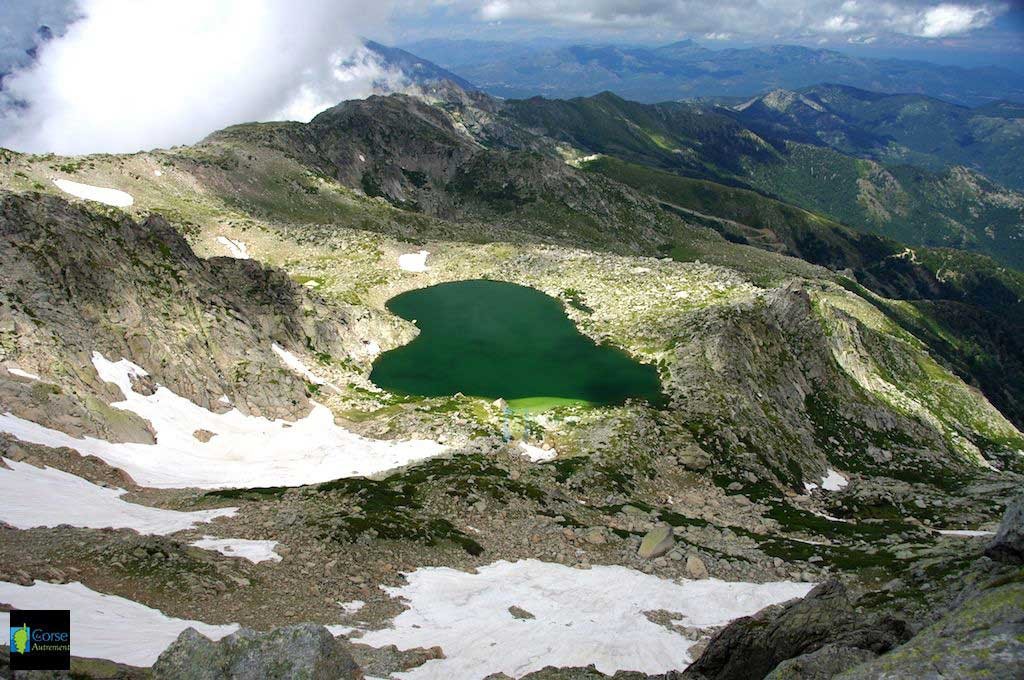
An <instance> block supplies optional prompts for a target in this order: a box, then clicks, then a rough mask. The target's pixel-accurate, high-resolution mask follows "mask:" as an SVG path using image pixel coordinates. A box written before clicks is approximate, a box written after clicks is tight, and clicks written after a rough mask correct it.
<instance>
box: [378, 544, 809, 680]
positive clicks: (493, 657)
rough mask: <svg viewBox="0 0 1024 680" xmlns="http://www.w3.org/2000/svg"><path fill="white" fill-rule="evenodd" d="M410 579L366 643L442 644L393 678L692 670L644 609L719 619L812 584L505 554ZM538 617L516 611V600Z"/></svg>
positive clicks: (682, 645) (684, 643) (680, 642)
mask: <svg viewBox="0 0 1024 680" xmlns="http://www.w3.org/2000/svg"><path fill="white" fill-rule="evenodd" d="M406 578H407V580H408V585H405V586H399V587H395V588H384V590H385V591H386V592H387V593H388V594H390V595H391V596H392V597H401V598H403V599H404V600H405V601H406V602H407V603H408V605H409V609H408V610H406V611H404V612H402V613H401V614H399V615H398V616H397V617H395V619H394V622H393V625H392V627H390V628H386V629H383V630H374V631H369V632H367V633H365V634H364V635H363V636H362V637H361V638H358V641H359V642H362V643H365V644H369V645H372V646H374V647H381V646H384V645H392V644H393V645H397V646H398V647H399V648H400V649H408V648H411V647H432V646H434V645H440V646H441V647H442V648H443V649H444V653H445V657H446V658H444V659H435V660H432V661H428V662H427V663H425V664H423V665H422V666H419V667H417V668H413V669H411V670H409V671H407V672H404V673H396V674H395V675H394V677H397V678H407V679H410V680H426V679H431V678H436V679H439V680H450V679H451V678H482V677H485V676H487V675H490V674H492V673H498V672H502V673H506V674H507V675H510V676H512V677H513V678H518V677H522V676H523V675H525V674H527V673H530V672H533V671H536V670H540V669H541V668H543V667H544V666H586V665H589V664H592V663H593V664H595V665H596V666H597V669H598V670H599V671H601V672H602V673H607V674H612V673H614V672H615V671H617V670H634V671H640V672H643V673H650V674H655V673H664V672H665V671H668V670H671V669H679V668H685V667H686V666H687V665H688V664H689V663H690V661H691V659H690V656H689V653H688V651H687V650H688V649H689V647H690V646H692V645H693V644H694V642H695V641H694V640H689V639H687V638H686V637H684V636H683V635H682V634H680V633H677V632H675V631H672V630H669V629H668V628H665V627H663V626H660V625H658V624H656V623H652V622H651V621H650V620H649V619H648V618H647V617H646V616H644V612H649V611H655V610H667V611H669V612H673V613H674V615H673V617H672V618H673V621H674V623H677V624H679V625H682V626H696V627H706V626H718V625H722V624H725V623H727V622H729V621H731V620H733V619H735V618H737V617H740V616H746V615H749V614H753V613H754V612H756V611H758V610H759V609H762V608H764V607H766V606H768V605H770V604H775V603H779V602H784V601H786V600H790V599H792V598H795V597H802V596H804V595H806V594H807V592H808V591H810V589H811V588H812V587H813V584H810V583H793V582H777V583H763V584H756V583H729V582H725V581H719V580H717V579H707V580H701V581H682V582H680V583H676V582H673V581H669V580H665V579H661V578H658V577H656V576H650V575H648V574H644V573H642V572H639V571H636V570H633V569H628V568H626V567H616V566H595V567H591V568H590V569H574V568H572V567H567V566H564V565H561V564H556V563H548V562H541V561H538V560H521V561H518V562H506V561H499V562H495V563H493V564H490V565H488V566H485V567H480V568H479V569H478V570H477V573H467V572H463V571H458V570H455V569H448V568H442V567H427V568H423V569H417V570H416V571H414V572H412V573H410V574H407V575H406ZM512 606H515V607H519V608H520V609H524V610H526V611H527V612H529V613H530V614H532V615H533V616H534V617H535V618H532V619H530V618H517V617H515V616H513V615H512V613H511V612H510V611H509V607H512Z"/></svg>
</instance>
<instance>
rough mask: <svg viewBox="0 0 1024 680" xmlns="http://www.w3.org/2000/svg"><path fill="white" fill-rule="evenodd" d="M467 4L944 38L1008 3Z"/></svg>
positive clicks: (694, 28)
mask: <svg viewBox="0 0 1024 680" xmlns="http://www.w3.org/2000/svg"><path fill="white" fill-rule="evenodd" d="M462 5H463V6H464V7H466V8H468V9H469V10H470V11H474V10H475V14H476V16H477V18H478V19H480V20H483V21H520V22H527V23H546V24H553V25H560V26H573V25H575V26H583V27H590V28H604V29H608V30H611V31H616V30H618V31H622V30H629V29H634V28H639V27H655V26H656V27H658V28H659V29H671V30H676V31H682V32H688V33H691V34H693V35H700V34H704V35H707V34H712V35H720V34H725V33H728V34H730V35H733V36H737V37H748V38H765V37H775V38H781V37H801V38H808V37H816V36H819V35H829V34H848V33H854V32H858V33H862V34H868V33H870V34H878V33H889V34H901V35H908V36H915V37H922V38H941V37H947V36H951V35H958V34H962V33H966V32H969V31H973V30H975V29H978V28H981V27H983V26H987V25H988V24H990V23H991V22H992V20H993V19H994V18H995V17H996V16H998V15H1000V14H1002V13H1004V12H1005V11H1006V10H1007V9H1008V7H1007V5H1006V4H1005V3H999V2H988V1H985V0H959V1H957V2H936V1H935V0H888V1H887V0H882V1H881V2H878V1H875V0H871V1H869V0H762V1H761V2H750V0H718V1H717V2H707V1H706V0H479V1H474V0H464V1H463V2H462Z"/></svg>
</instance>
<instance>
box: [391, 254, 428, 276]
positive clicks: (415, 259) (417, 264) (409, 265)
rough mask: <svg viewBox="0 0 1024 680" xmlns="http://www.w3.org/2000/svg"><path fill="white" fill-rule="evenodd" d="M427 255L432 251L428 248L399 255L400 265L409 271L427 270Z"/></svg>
mask: <svg viewBox="0 0 1024 680" xmlns="http://www.w3.org/2000/svg"><path fill="white" fill-rule="evenodd" d="M427 255H430V253H429V252H427V251H426V250H421V251H420V252H418V253H406V254H405V255H399V256H398V267H399V268H400V269H402V270H404V271H407V272H425V271H427Z"/></svg>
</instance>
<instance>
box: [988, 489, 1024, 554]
mask: <svg viewBox="0 0 1024 680" xmlns="http://www.w3.org/2000/svg"><path fill="white" fill-rule="evenodd" d="M985 554H986V555H988V556H989V557H991V558H992V559H994V560H997V561H1000V562H1009V563H1010V564H1024V496H1018V497H1017V498H1015V499H1014V500H1013V501H1012V502H1011V503H1010V505H1009V506H1008V507H1007V508H1006V512H1005V513H1004V514H1003V519H1002V521H1001V522H1000V523H999V529H998V530H996V535H995V538H993V539H992V542H991V543H989V544H988V547H987V548H985Z"/></svg>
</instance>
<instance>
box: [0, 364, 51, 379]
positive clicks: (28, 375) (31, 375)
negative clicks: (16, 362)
mask: <svg viewBox="0 0 1024 680" xmlns="http://www.w3.org/2000/svg"><path fill="white" fill-rule="evenodd" d="M7 372H8V373H10V374H11V375H16V376H18V377H19V378H28V379H29V380H35V381H37V382H39V381H41V380H42V378H40V377H39V376H38V375H36V374H35V373H29V372H28V371H23V370H21V369H20V368H11V367H10V366H8V367H7Z"/></svg>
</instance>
